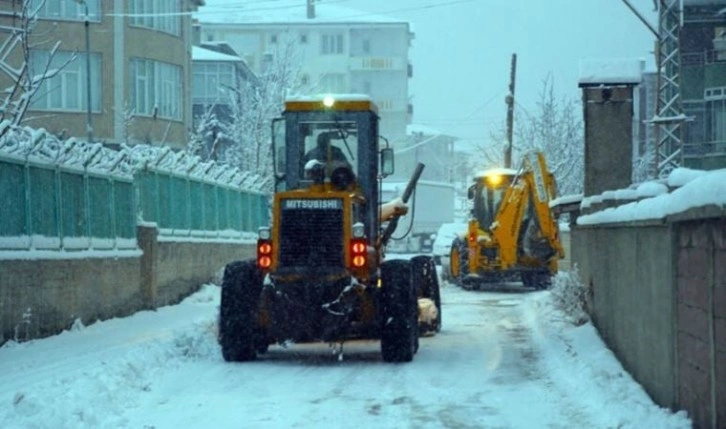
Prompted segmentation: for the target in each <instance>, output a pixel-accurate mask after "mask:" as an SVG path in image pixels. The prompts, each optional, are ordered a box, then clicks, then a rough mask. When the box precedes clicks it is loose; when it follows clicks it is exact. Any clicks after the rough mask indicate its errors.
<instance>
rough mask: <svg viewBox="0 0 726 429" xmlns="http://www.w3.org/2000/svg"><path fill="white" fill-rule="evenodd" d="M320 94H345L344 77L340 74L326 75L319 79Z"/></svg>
mask: <svg viewBox="0 0 726 429" xmlns="http://www.w3.org/2000/svg"><path fill="white" fill-rule="evenodd" d="M320 89H321V91H322V92H338V93H340V92H347V90H346V88H345V75H344V74H342V73H327V74H324V75H322V76H321V77H320Z"/></svg>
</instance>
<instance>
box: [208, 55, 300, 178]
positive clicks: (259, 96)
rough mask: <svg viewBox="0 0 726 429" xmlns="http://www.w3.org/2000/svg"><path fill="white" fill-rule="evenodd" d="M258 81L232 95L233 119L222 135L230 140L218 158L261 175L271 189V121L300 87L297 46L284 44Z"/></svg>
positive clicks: (271, 58)
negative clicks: (286, 99) (287, 97)
mask: <svg viewBox="0 0 726 429" xmlns="http://www.w3.org/2000/svg"><path fill="white" fill-rule="evenodd" d="M281 45H282V46H281V47H280V49H279V51H278V52H277V53H276V55H273V56H268V58H269V61H268V62H267V64H266V65H265V68H264V70H263V72H262V74H261V76H260V77H259V79H258V80H257V81H256V82H248V83H247V85H246V86H245V87H244V88H242V89H241V90H240V91H239V92H237V93H235V94H231V96H233V99H234V100H233V103H232V105H231V117H232V122H231V123H229V124H227V126H226V127H222V130H221V132H222V133H223V136H222V137H223V138H225V139H228V140H231V141H232V142H233V144H232V145H229V146H228V147H227V148H226V149H225V150H224V151H223V153H221V154H220V157H219V159H220V160H221V161H223V162H226V163H229V164H232V165H234V166H235V167H237V168H239V169H240V170H242V171H244V172H250V173H253V174H256V175H258V176H259V177H261V178H262V180H264V181H265V189H272V185H273V179H272V178H273V174H272V172H273V165H272V145H271V127H270V124H271V121H272V119H273V118H275V117H277V116H279V115H280V113H281V112H282V108H283V103H284V100H285V97H286V96H288V95H290V94H293V93H295V92H296V91H297V90H298V89H299V88H300V77H299V73H300V61H299V55H298V51H297V48H296V45H295V44H294V43H293V42H292V41H290V42H289V43H282V44H281Z"/></svg>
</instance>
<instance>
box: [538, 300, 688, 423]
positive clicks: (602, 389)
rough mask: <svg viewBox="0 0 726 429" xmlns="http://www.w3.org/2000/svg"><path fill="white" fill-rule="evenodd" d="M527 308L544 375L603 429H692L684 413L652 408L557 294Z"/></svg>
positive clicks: (594, 334)
mask: <svg viewBox="0 0 726 429" xmlns="http://www.w3.org/2000/svg"><path fill="white" fill-rule="evenodd" d="M524 306H525V308H524V313H525V317H527V318H529V319H530V321H531V322H532V326H534V329H535V332H533V341H535V342H539V344H540V346H541V347H542V350H543V352H544V353H545V355H546V357H545V359H543V362H545V364H544V365H545V368H544V369H545V370H546V371H548V373H549V374H550V376H551V378H552V379H553V380H557V385H558V387H559V388H561V389H563V390H564V391H566V392H567V394H568V396H569V397H570V398H573V400H576V401H577V403H578V405H579V406H581V407H583V408H584V410H583V411H585V412H586V414H587V415H591V416H598V418H600V419H601V421H600V422H598V423H599V424H598V427H613V428H620V429H626V428H632V429H641V428H659V429H690V428H691V421H690V419H689V418H688V416H687V413H686V412H685V411H679V412H677V413H673V412H671V411H670V410H669V409H666V408H661V407H659V406H658V405H657V404H655V403H653V401H652V399H651V398H650V397H649V396H648V394H647V393H646V392H645V390H644V389H643V388H642V386H640V384H638V383H637V382H636V381H635V380H634V379H633V378H632V377H631V376H630V374H628V373H627V372H626V371H625V370H624V369H623V367H622V366H621V364H620V362H619V361H618V359H617V358H616V357H615V355H614V354H613V353H612V352H611V351H610V350H609V349H608V348H607V345H605V344H604V343H603V341H602V340H601V339H600V336H599V334H598V332H597V330H596V329H595V327H594V326H593V325H592V323H590V322H587V323H584V324H581V325H580V326H576V325H575V324H573V319H572V317H571V315H567V314H565V313H564V311H563V310H562V308H561V302H558V298H557V297H556V293H555V292H554V291H546V292H542V293H537V294H532V295H530V297H528V299H527V300H526V301H525V303H524ZM583 380H590V383H583V382H582V381H583Z"/></svg>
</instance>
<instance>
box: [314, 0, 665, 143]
mask: <svg viewBox="0 0 726 429" xmlns="http://www.w3.org/2000/svg"><path fill="white" fill-rule="evenodd" d="M301 1H302V0H301ZM319 1H321V2H325V1H330V2H331V4H332V3H335V4H338V5H340V6H346V7H350V8H355V9H359V10H363V11H369V12H375V13H379V14H384V15H389V16H393V17H396V18H401V19H405V20H408V21H411V22H412V23H413V24H414V31H415V33H416V38H415V40H414V42H413V48H412V50H411V59H412V63H413V66H414V77H413V79H412V80H411V87H410V94H411V95H412V96H413V103H414V109H415V114H414V122H416V123H421V124H424V125H428V126H431V127H434V128H436V129H438V130H440V131H442V132H445V133H447V134H453V135H456V136H458V137H460V138H462V139H469V140H473V141H476V142H481V141H484V139H485V138H488V136H489V131H490V130H491V129H492V128H500V129H501V127H502V126H503V124H504V120H505V117H506V106H505V104H504V96H505V95H506V93H507V86H508V84H509V69H510V60H511V56H512V53H514V52H516V53H517V57H518V58H517V80H516V100H517V102H518V104H520V105H521V106H522V107H523V108H524V109H527V110H534V109H535V105H536V102H537V98H538V93H539V92H540V91H541V89H542V82H543V80H544V79H545V78H546V77H547V75H548V74H549V73H551V74H552V77H553V79H554V85H555V90H556V91H557V92H558V93H560V94H561V95H562V96H571V97H579V96H580V92H579V90H578V88H577V79H578V72H579V70H578V66H579V61H580V60H581V59H607V58H643V59H645V60H646V61H647V62H648V63H647V64H648V65H649V68H650V69H653V67H654V66H653V64H654V60H653V49H654V43H655V41H654V36H653V34H652V33H651V32H650V31H649V30H648V29H647V27H646V26H645V25H644V24H643V23H642V22H640V21H639V20H638V18H637V17H636V16H635V15H634V14H633V13H632V12H631V11H630V9H628V7H627V6H626V5H625V4H624V3H623V2H622V1H621V0H468V1H467V0H344V1H338V0H319ZM631 3H632V4H633V5H634V6H635V7H636V8H637V9H638V10H640V11H641V12H642V13H644V14H645V15H646V16H647V17H648V18H649V19H650V21H651V23H652V24H653V25H656V24H657V14H656V12H655V11H654V10H653V1H652V0H631ZM515 121H516V118H515Z"/></svg>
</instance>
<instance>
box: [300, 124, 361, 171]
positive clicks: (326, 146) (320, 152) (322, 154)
mask: <svg viewBox="0 0 726 429" xmlns="http://www.w3.org/2000/svg"><path fill="white" fill-rule="evenodd" d="M329 155H330V161H333V162H339V163H343V164H345V166H346V167H348V168H350V170H351V171H353V167H352V166H351V165H350V162H348V158H346V156H345V154H344V153H343V151H342V150H340V148H339V147H337V146H335V145H333V144H331V142H330V133H327V132H323V133H320V134H319V135H318V139H317V145H316V146H315V147H314V148H312V149H310V150H309V151H308V153H306V154H305V158H304V160H303V164H305V165H307V163H308V162H309V161H311V160H313V159H315V160H318V161H320V162H322V163H325V162H327V161H328V156H329Z"/></svg>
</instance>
